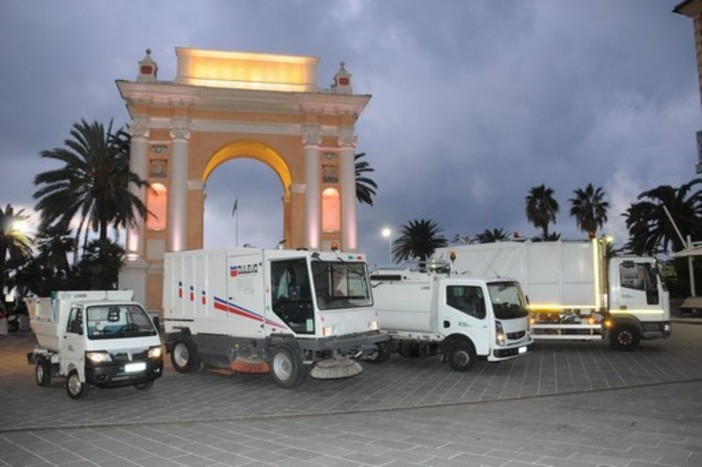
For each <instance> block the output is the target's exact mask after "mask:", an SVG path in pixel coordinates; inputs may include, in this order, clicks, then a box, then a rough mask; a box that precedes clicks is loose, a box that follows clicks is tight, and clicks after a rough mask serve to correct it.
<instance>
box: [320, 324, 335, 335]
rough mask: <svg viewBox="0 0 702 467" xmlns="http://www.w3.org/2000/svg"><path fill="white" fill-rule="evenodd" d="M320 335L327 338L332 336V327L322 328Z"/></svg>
mask: <svg viewBox="0 0 702 467" xmlns="http://www.w3.org/2000/svg"><path fill="white" fill-rule="evenodd" d="M322 335H323V336H324V337H329V336H333V335H334V326H322Z"/></svg>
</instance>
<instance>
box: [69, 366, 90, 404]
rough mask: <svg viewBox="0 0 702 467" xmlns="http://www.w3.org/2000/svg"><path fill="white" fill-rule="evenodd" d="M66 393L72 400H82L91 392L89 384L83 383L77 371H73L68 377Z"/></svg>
mask: <svg viewBox="0 0 702 467" xmlns="http://www.w3.org/2000/svg"><path fill="white" fill-rule="evenodd" d="M66 392H67V393H68V397H70V398H71V399H81V398H83V397H85V396H87V395H88V393H89V392H90V385H89V384H88V383H81V382H80V376H78V371H77V370H71V372H70V373H68V376H67V377H66Z"/></svg>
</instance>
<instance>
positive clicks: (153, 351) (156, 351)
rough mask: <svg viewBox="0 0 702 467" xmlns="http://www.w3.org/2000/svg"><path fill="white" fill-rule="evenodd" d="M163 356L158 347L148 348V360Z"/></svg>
mask: <svg viewBox="0 0 702 467" xmlns="http://www.w3.org/2000/svg"><path fill="white" fill-rule="evenodd" d="M162 355H163V351H162V350H161V346H160V345H158V346H156V347H150V348H149V358H153V359H159V358H161V356H162Z"/></svg>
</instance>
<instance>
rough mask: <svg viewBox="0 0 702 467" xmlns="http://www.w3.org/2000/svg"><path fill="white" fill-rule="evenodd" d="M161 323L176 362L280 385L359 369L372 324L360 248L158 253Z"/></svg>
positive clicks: (374, 337) (371, 340)
mask: <svg viewBox="0 0 702 467" xmlns="http://www.w3.org/2000/svg"><path fill="white" fill-rule="evenodd" d="M163 306H164V310H163V323H164V326H165V331H166V333H167V339H166V347H167V349H168V351H169V352H170V354H171V362H172V364H173V367H174V368H175V369H176V371H178V372H181V373H189V372H193V371H196V370H197V369H199V368H200V366H201V364H204V365H205V366H206V367H208V368H211V369H220V370H224V371H232V372H237V373H265V372H269V371H270V374H271V376H272V378H273V380H274V381H275V383H276V384H278V385H279V386H281V387H284V388H293V387H296V386H299V385H300V384H302V383H303V382H304V380H305V378H306V376H307V372H308V369H309V368H312V369H311V372H310V374H311V376H312V377H314V378H319V379H332V378H342V377H350V376H354V375H356V374H358V373H360V372H361V371H362V367H361V365H360V364H359V363H358V362H357V361H356V357H363V356H365V355H367V354H370V353H374V352H376V351H377V344H379V343H382V342H384V341H386V340H388V337H387V335H384V334H381V333H380V332H379V322H378V316H377V314H376V313H375V311H374V309H373V298H372V294H371V288H370V283H369V280H368V268H367V265H366V261H365V255H363V254H358V253H341V252H332V251H326V252H316V251H314V252H313V251H307V250H275V249H260V248H229V249H212V250H192V251H181V252H171V253H166V255H165V258H164V286H163Z"/></svg>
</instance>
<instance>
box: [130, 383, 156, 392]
mask: <svg viewBox="0 0 702 467" xmlns="http://www.w3.org/2000/svg"><path fill="white" fill-rule="evenodd" d="M153 385H154V382H153V381H146V382H144V383H139V384H135V385H134V387H135V388H137V389H138V390H139V391H148V390H149V389H151V388H152V387H153Z"/></svg>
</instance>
